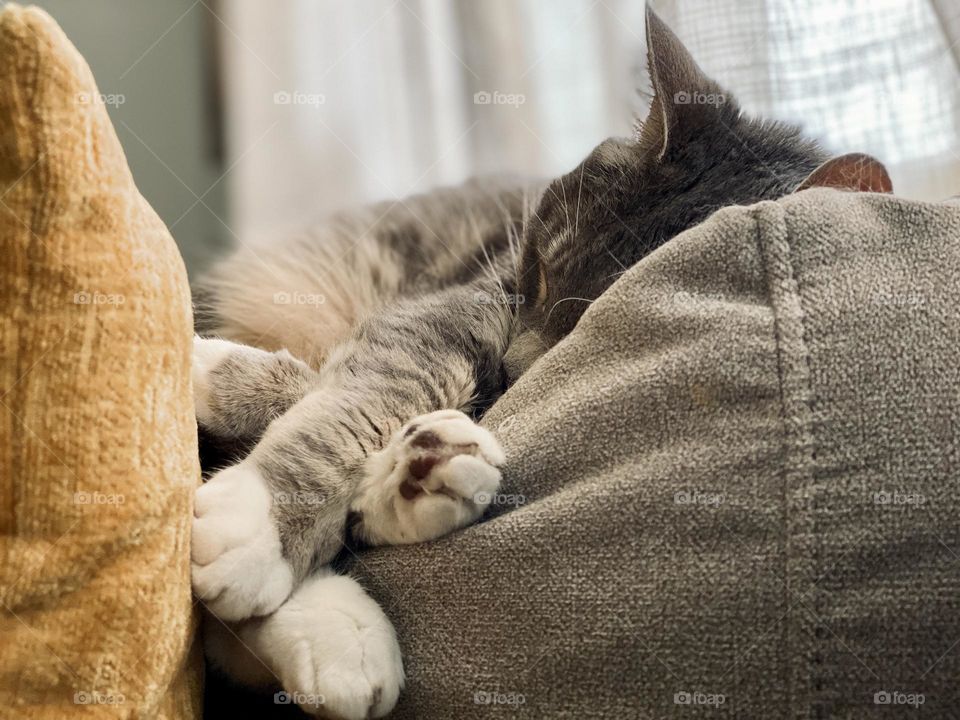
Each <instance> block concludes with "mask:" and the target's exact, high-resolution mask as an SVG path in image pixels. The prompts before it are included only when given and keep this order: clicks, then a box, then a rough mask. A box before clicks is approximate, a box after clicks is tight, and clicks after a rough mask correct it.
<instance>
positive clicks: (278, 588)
mask: <svg viewBox="0 0 960 720" xmlns="http://www.w3.org/2000/svg"><path fill="white" fill-rule="evenodd" d="M271 506H272V500H271V497H270V492H269V490H268V489H267V485H266V483H265V482H264V481H263V478H262V477H261V475H260V473H259V472H258V471H257V470H256V468H255V467H253V466H252V465H250V464H248V463H240V464H239V465H234V466H233V467H229V468H227V469H226V470H222V471H220V472H218V473H217V474H216V475H214V476H213V477H212V478H210V480H208V481H207V482H206V483H204V484H203V485H201V486H200V487H199V488H198V489H197V493H196V496H195V497H194V510H193V514H194V520H193V534H192V537H191V559H192V561H193V562H192V563H191V565H192V578H193V592H194V594H195V595H196V596H197V597H198V598H200V600H202V601H203V602H204V604H205V605H206V607H207V608H208V609H209V610H210V612H212V613H213V614H214V615H216V616H218V617H220V618H222V619H224V620H243V619H245V618H248V617H251V616H254V615H266V614H268V613H271V612H273V611H274V610H276V609H277V608H278V607H279V606H280V604H281V603H282V602H283V601H284V600H285V599H286V598H287V596H288V595H289V594H290V591H291V590H292V589H293V572H292V571H291V569H290V565H289V564H288V563H287V561H286V560H284V559H283V554H282V552H281V547H280V535H279V533H278V532H277V528H276V525H275V524H274V522H273V519H272V518H271V517H270V508H271Z"/></svg>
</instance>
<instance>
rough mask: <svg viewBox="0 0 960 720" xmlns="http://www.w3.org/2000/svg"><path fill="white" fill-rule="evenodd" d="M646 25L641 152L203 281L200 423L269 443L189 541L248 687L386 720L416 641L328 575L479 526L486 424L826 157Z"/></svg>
mask: <svg viewBox="0 0 960 720" xmlns="http://www.w3.org/2000/svg"><path fill="white" fill-rule="evenodd" d="M647 22H648V46H649V52H650V69H651V77H652V80H653V84H654V90H655V97H654V101H653V105H652V107H651V113H650V117H649V118H648V119H647V121H646V122H645V123H644V124H643V126H642V128H641V129H640V131H639V133H638V137H637V138H636V139H635V140H632V141H631V140H617V139H611V140H607V141H605V142H604V143H602V144H601V145H600V146H598V148H597V149H596V150H595V151H594V152H593V153H592V154H591V155H590V156H589V157H588V158H587V159H586V160H585V161H584V162H583V163H582V164H581V165H580V166H578V167H577V168H576V169H574V170H573V171H572V172H571V173H569V174H568V175H565V176H564V177H562V178H559V179H557V180H555V181H554V182H552V183H549V184H546V183H545V184H542V185H537V184H536V183H534V184H525V183H520V182H517V181H495V182H494V181H488V182H472V183H468V184H467V185H465V186H463V187H461V188H456V189H451V190H442V191H437V192H435V193H432V194H429V195H424V196H420V197H416V198H412V199H410V200H407V201H404V202H400V203H391V204H385V205H380V206H376V207H374V208H371V209H369V210H365V211H363V212H361V213H359V214H357V215H355V216H341V217H339V218H338V219H335V220H334V221H332V222H330V223H328V224H326V225H324V226H323V227H322V228H319V229H317V230H314V231H312V233H309V234H307V235H304V236H303V237H300V238H295V239H293V240H291V241H289V242H288V243H286V244H280V245H276V246H272V247H269V248H267V247H264V248H256V249H246V250H241V251H239V252H238V253H237V254H236V255H234V256H233V257H232V258H230V259H228V260H227V261H225V262H224V263H223V264H222V265H221V266H219V267H218V268H216V269H215V271H214V272H213V273H212V274H211V276H210V277H208V278H207V279H206V280H205V281H203V282H202V283H201V284H200V287H199V292H198V310H199V313H198V317H199V318H200V323H201V329H202V330H203V331H204V332H206V333H211V334H214V335H217V336H219V337H220V338H222V339H198V340H197V344H196V348H195V355H194V383H195V392H196V399H197V415H198V421H199V423H200V425H201V428H202V429H203V430H205V431H206V432H208V433H211V434H212V435H214V436H216V437H217V438H219V439H221V440H224V441H237V442H239V443H241V444H242V445H246V446H247V447H250V448H252V450H251V451H250V453H249V454H248V455H247V456H246V457H244V458H243V459H242V461H241V462H239V463H238V464H236V465H232V466H230V467H228V468H226V469H224V470H221V471H220V472H218V473H216V474H215V475H214V476H213V477H212V478H211V479H210V480H209V481H208V483H207V484H206V485H205V486H204V487H203V488H201V489H200V490H199V491H198V494H197V511H196V514H197V520H196V522H195V525H194V536H193V560H194V589H195V592H196V593H197V595H198V597H199V598H200V599H201V600H202V601H204V603H205V604H206V606H207V607H208V609H210V610H211V612H212V613H213V614H215V615H217V616H219V617H220V618H221V619H223V620H225V621H229V622H233V623H237V624H236V625H234V626H233V627H232V629H231V631H230V632H224V631H223V630H222V629H220V626H219V625H217V624H212V630H211V634H210V635H209V636H208V640H207V645H208V647H207V649H208V653H209V654H210V655H211V656H212V657H213V658H214V660H215V661H216V662H218V663H219V664H220V665H221V666H223V667H224V668H225V669H227V670H228V671H229V672H230V673H231V674H233V675H234V676H236V677H239V678H241V679H244V680H246V681H249V682H253V681H255V680H267V681H270V680H272V681H273V682H274V683H275V684H280V685H283V687H284V688H285V689H286V690H287V691H289V692H291V693H300V694H301V695H302V696H303V697H307V698H309V697H312V698H313V699H314V701H313V702H311V701H309V700H304V701H300V700H298V699H297V697H296V696H295V697H294V699H295V700H297V702H298V703H299V704H300V705H301V706H302V707H304V708H305V709H308V710H317V709H320V710H322V711H323V712H325V713H328V714H330V715H334V716H343V717H368V716H371V715H372V716H376V717H378V716H380V715H382V714H385V713H386V712H388V711H389V710H390V708H392V706H393V704H394V703H395V702H396V698H397V695H398V693H399V690H400V687H401V685H402V665H401V663H400V655H399V650H398V648H397V644H396V639H395V637H394V634H393V631H392V628H390V625H389V621H387V619H386V618H385V616H384V615H383V613H382V611H380V609H379V608H378V607H377V606H376V604H375V603H373V601H372V600H370V598H368V597H366V595H364V593H363V592H362V590H361V589H360V588H359V587H358V586H357V585H356V584H355V583H353V581H352V580H350V579H349V578H346V577H338V576H336V575H334V574H333V573H332V571H330V569H329V567H327V565H328V563H329V562H330V561H331V560H332V559H333V558H334V556H335V555H336V554H337V553H338V552H339V551H340V550H341V548H342V547H343V543H344V540H345V539H346V538H347V537H348V536H349V537H351V538H352V539H355V540H359V541H362V542H368V543H372V544H385V543H391V544H392V543H402V542H415V541H421V540H429V539H431V538H435V537H438V536H440V535H443V534H446V533H448V532H450V531H452V530H455V529H457V528H459V527H462V526H464V525H466V524H468V523H470V522H472V521H474V520H476V519H477V518H478V517H479V516H480V515H481V514H482V512H483V511H484V509H485V508H486V506H487V504H488V503H489V502H490V497H491V496H492V495H493V494H494V493H495V492H496V490H497V488H498V486H499V482H500V472H499V470H498V467H499V466H500V465H501V464H502V463H503V462H504V457H503V453H502V451H501V450H500V447H499V444H498V443H497V441H496V440H495V439H494V438H493V436H492V435H491V434H490V433H489V432H487V431H486V430H484V429H482V428H481V427H480V426H478V425H476V424H475V423H474V422H473V421H472V419H471V418H470V416H471V415H476V414H478V413H479V412H482V411H483V410H484V409H485V408H486V407H487V406H488V405H489V404H490V403H492V402H493V401H494V400H495V399H496V398H497V396H498V395H499V394H500V393H501V392H502V391H503V390H504V389H505V388H506V387H507V385H508V384H509V382H510V381H512V380H513V379H515V378H516V377H517V376H519V375H520V374H522V372H523V371H524V370H525V369H526V368H527V367H529V365H530V364H531V363H532V362H534V361H535V360H536V358H537V357H539V356H540V355H541V354H543V352H545V351H546V350H548V349H549V348H550V347H552V346H553V345H554V344H556V343H557V342H559V341H560V340H561V339H562V338H563V337H564V336H565V335H567V334H568V333H569V332H571V331H572V329H573V328H574V326H575V325H576V322H577V320H578V319H579V317H580V316H581V315H582V313H583V312H584V310H585V309H586V307H587V306H588V305H589V303H590V302H592V301H593V300H594V299H596V298H597V297H598V296H599V295H600V294H601V293H602V292H603V291H604V290H605V289H606V288H607V287H609V286H610V285H611V284H612V283H613V282H614V281H615V279H616V277H617V276H618V275H619V274H620V273H621V272H622V271H623V270H625V269H626V268H628V267H629V266H630V265H632V264H633V263H635V262H636V261H637V260H639V259H640V258H642V257H643V256H644V255H646V254H648V253H649V252H651V251H652V250H655V249H656V248H657V247H659V246H660V245H662V244H663V243H665V242H667V241H668V240H669V239H671V238H672V237H674V236H675V235H677V234H678V233H679V232H681V231H683V230H684V229H686V228H688V227H690V226H692V225H694V224H696V223H698V222H700V221H701V220H703V219H704V218H706V217H707V216H708V215H709V214H710V213H711V212H713V211H714V210H716V209H717V208H720V207H723V206H726V205H731V204H737V203H740V204H746V203H753V202H756V201H759V200H763V199H773V198H777V197H780V196H782V195H784V194H787V193H789V192H791V191H792V190H794V189H795V188H797V187H798V186H800V185H801V183H802V182H803V181H804V179H805V178H807V177H808V176H809V175H810V173H811V172H812V171H813V170H814V169H815V168H816V167H817V166H818V165H819V164H820V163H821V161H822V160H823V159H824V157H825V156H824V155H823V154H822V152H821V151H820V150H819V149H818V148H817V146H816V145H815V144H813V143H811V142H809V141H807V140H804V139H803V138H802V137H800V136H799V134H798V133H797V131H796V130H793V129H790V128H786V127H783V126H778V125H772V124H769V123H763V122H758V121H754V120H752V119H750V118H747V117H744V116H742V115H741V113H740V111H739V109H738V108H737V107H736V104H735V102H734V101H733V99H732V98H731V97H730V96H729V95H728V94H725V93H723V92H722V90H721V89H720V88H719V87H718V86H716V85H715V84H714V83H713V82H712V81H711V80H709V78H707V77H706V76H704V75H703V74H702V72H701V71H700V70H699V68H697V66H696V64H695V63H694V62H693V60H692V59H691V58H690V56H689V54H688V53H687V52H686V50H685V49H684V48H683V47H682V45H680V43H679V41H678V40H677V39H676V38H675V37H674V36H673V34H672V33H671V32H670V31H669V30H668V29H667V28H666V27H665V26H664V25H663V24H662V23H661V22H660V21H659V20H658V19H657V18H656V16H655V15H653V14H652V13H648V20H647ZM679 93H688V94H689V95H697V94H699V95H698V96H704V95H713V96H714V97H716V96H720V97H723V98H724V100H723V102H722V103H717V104H713V105H696V104H689V103H682V102H673V101H674V100H675V99H676V98H677V97H679ZM749 241H750V239H749V238H745V239H744V242H749ZM230 341H232V342H230ZM241 343H242V344H241ZM287 351H289V353H288V352H287ZM351 518H352V519H351ZM253 616H263V618H262V619H255V620H249V621H247V619H248V618H251V617H253ZM244 621H246V622H244ZM238 640H239V642H238ZM264 670H265V671H266V672H263V671H264ZM257 671H259V672H257ZM271 675H272V676H273V677H272V678H271ZM320 696H322V698H323V699H322V700H319V701H318V700H317V698H318V697H320Z"/></svg>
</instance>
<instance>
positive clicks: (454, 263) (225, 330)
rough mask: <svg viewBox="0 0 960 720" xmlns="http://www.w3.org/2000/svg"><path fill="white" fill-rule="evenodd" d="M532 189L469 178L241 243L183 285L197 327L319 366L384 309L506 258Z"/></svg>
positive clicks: (535, 192)
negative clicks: (190, 293)
mask: <svg viewBox="0 0 960 720" xmlns="http://www.w3.org/2000/svg"><path fill="white" fill-rule="evenodd" d="M541 189H542V184H541V183H539V182H537V181H530V180H525V179H521V178H513V177H486V178H476V179H472V180H469V181H467V182H465V183H463V184H461V185H458V186H454V187H445V188H437V189H435V190H431V191H429V192H426V193H422V194H418V195H414V196H411V197H409V198H404V199H402V200H388V201H383V202H379V203H376V204H373V205H370V206H366V207H363V208H359V209H355V210H347V211H341V212H338V213H335V214H334V215H332V216H330V217H329V218H327V219H326V220H324V221H321V222H318V223H316V224H313V225H311V226H310V227H308V228H306V229H305V230H304V231H302V232H300V233H297V234H293V235H290V236H288V237H286V238H282V239H279V240H275V241H271V242H260V243H255V244H250V245H244V246H240V247H238V248H236V249H235V250H234V251H233V252H232V253H231V254H230V255H229V256H227V257H226V258H225V259H224V260H222V261H220V262H219V263H217V264H215V266H214V267H213V268H212V269H211V271H210V272H208V273H207V274H206V275H205V276H203V277H202V278H200V279H199V280H198V281H197V282H196V283H195V284H194V303H195V310H196V316H197V323H196V324H197V330H198V332H201V333H203V334H216V335H219V336H221V337H224V338H227V339H231V340H234V341H236V342H243V343H247V344H250V345H255V346H257V347H263V348H265V349H269V350H274V349H280V348H287V349H289V350H290V351H291V352H293V353H294V354H295V355H298V356H299V357H302V358H303V359H304V360H306V361H307V362H308V363H311V364H313V365H319V364H321V363H322V362H323V359H324V358H325V357H326V354H327V352H328V350H329V348H330V347H332V346H333V345H334V344H336V343H337V342H339V341H341V340H342V339H344V338H345V337H347V336H348V335H349V333H350V332H351V330H352V329H353V327H355V326H356V324H357V323H358V322H359V321H360V320H361V319H362V318H364V317H366V316H368V315H369V314H371V313H374V312H377V311H378V310H379V309H380V308H382V307H383V306H384V305H385V304H386V303H389V302H392V301H395V300H397V299H398V298H402V297H413V296H416V295H418V294H423V293H428V292H433V291H437V290H442V289H445V288H449V287H453V286H457V285H460V284H465V283H468V282H471V281H472V280H475V279H477V278H478V277H481V276H482V275H484V274H485V273H487V274H488V273H489V272H490V268H491V265H492V264H493V263H497V261H498V259H499V260H502V259H503V257H504V255H508V254H509V255H512V254H513V253H514V251H515V247H516V244H517V242H518V239H519V234H520V232H521V229H522V225H523V222H524V218H525V217H526V215H527V214H528V213H529V212H530V211H531V208H533V207H535V204H536V201H537V199H538V197H539V193H540V192H541ZM508 262H509V261H508Z"/></svg>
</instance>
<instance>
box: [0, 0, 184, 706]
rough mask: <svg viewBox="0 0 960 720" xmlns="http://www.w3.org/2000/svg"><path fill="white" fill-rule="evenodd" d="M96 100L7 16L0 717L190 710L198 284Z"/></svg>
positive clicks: (28, 25) (54, 53) (53, 38)
mask: <svg viewBox="0 0 960 720" xmlns="http://www.w3.org/2000/svg"><path fill="white" fill-rule="evenodd" d="M98 97H99V96H98V94H97V88H96V85H95V84H94V81H93V77H92V75H91V73H90V70H89V68H88V67H87V65H86V63H85V62H84V61H83V59H82V58H81V57H80V55H79V53H78V52H77V51H76V49H75V48H74V47H73V46H72V45H71V44H70V42H69V41H68V40H67V39H66V37H65V36H64V35H63V33H62V31H61V30H60V29H59V28H58V27H57V25H56V23H55V22H54V21H53V20H52V19H50V17H49V16H47V15H46V14H44V13H43V12H42V11H40V10H37V9H32V8H30V9H23V8H20V7H17V6H7V7H6V8H5V9H4V10H3V11H2V13H0V717H4V718H6V717H16V718H57V719H61V718H66V717H73V716H74V715H78V716H81V715H82V716H83V717H136V718H190V717H199V715H200V693H201V684H202V670H201V664H200V656H199V651H198V644H197V643H196V640H195V639H196V613H195V610H194V608H193V604H192V601H191V597H190V581H189V554H190V553H189V527H190V524H189V521H190V518H191V498H192V493H193V488H194V486H195V485H196V484H197V483H198V482H199V468H198V464H197V448H196V426H195V424H194V418H193V406H192V402H191V400H190V392H191V391H190V380H189V348H190V338H191V315H190V299H189V290H188V287H187V280H186V274H185V272H184V268H183V264H182V261H181V259H180V256H179V254H178V253H177V250H176V246H175V245H174V242H173V240H172V238H171V237H170V235H169V233H168V232H167V230H166V228H165V227H164V225H163V223H162V222H161V221H160V219H159V218H158V217H157V216H156V215H155V214H154V212H153V211H152V210H151V208H150V207H149V205H148V204H147V203H146V201H145V200H144V199H143V198H142V197H141V196H140V194H139V193H138V192H137V189H136V187H135V186H134V183H133V179H132V178H131V176H130V172H129V170H128V168H127V165H126V161H125V159H124V156H123V152H122V150H121V148H120V144H119V142H118V141H117V137H116V134H115V133H114V130H113V128H112V126H111V124H110V120H109V118H108V116H107V113H106V110H105V108H104V107H103V105H102V104H101V103H99V102H98V101H97V99H98Z"/></svg>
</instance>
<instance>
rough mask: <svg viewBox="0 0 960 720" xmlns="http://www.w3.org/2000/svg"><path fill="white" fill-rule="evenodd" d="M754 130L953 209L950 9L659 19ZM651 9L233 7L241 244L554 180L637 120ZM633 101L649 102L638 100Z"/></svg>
mask: <svg viewBox="0 0 960 720" xmlns="http://www.w3.org/2000/svg"><path fill="white" fill-rule="evenodd" d="M654 4H655V7H656V8H657V10H658V11H659V12H660V14H661V16H662V17H663V18H664V19H665V20H666V21H667V22H668V23H669V24H670V25H671V26H672V27H673V28H674V29H675V31H676V32H677V34H678V35H679V36H680V37H681V39H683V41H684V42H685V43H686V44H687V45H688V47H689V48H690V49H691V51H692V52H693V53H694V55H695V57H696V58H697V59H698V61H699V62H700V64H701V65H702V66H703V67H704V69H705V70H707V72H709V73H710V74H712V75H713V76H714V77H715V78H716V79H717V80H719V81H720V82H721V83H723V84H724V85H726V86H727V88H728V89H729V90H731V91H732V92H733V93H734V94H735V95H737V97H738V98H739V100H740V101H741V103H742V104H743V105H744V106H745V107H746V108H747V109H748V110H750V111H753V112H756V113H760V114H763V115H766V116H769V117H773V118H780V119H784V120H790V121H793V122H798V123H800V124H801V125H803V126H804V128H805V129H806V131H807V133H808V134H810V135H812V136H815V137H819V138H821V139H822V140H823V142H824V143H825V144H826V145H827V147H828V148H830V149H831V150H833V151H835V152H837V153H839V152H848V151H855V150H856V151H864V152H869V153H872V154H874V155H876V156H877V157H879V158H880V159H882V160H883V161H884V162H885V163H886V164H887V166H888V167H889V169H890V170H891V174H892V175H893V179H894V185H895V188H896V190H897V191H898V192H899V193H900V194H903V195H906V196H910V197H921V198H931V199H939V198H941V197H945V196H947V195H952V194H956V193H960V133H958V130H960V82H958V81H960V48H958V44H957V43H958V42H960V3H958V2H956V0H846V1H845V2H838V1H837V0H661V1H660V2H656V3H654ZM643 10H644V8H643V2H642V0H482V1H478V0H275V1H274V2H270V3H264V2H257V1H256V0H229V1H227V2H221V3H220V5H218V6H216V12H217V15H218V17H219V20H220V22H219V23H218V25H219V28H220V31H221V37H222V43H221V44H222V53H223V58H222V59H223V74H224V84H225V88H224V92H225V117H226V122H227V152H228V163H227V164H228V169H227V173H226V175H225V177H224V182H225V183H227V184H228V188H229V197H230V200H231V206H232V215H231V216H232V222H231V225H232V227H233V229H234V230H235V231H236V232H237V234H238V235H239V236H240V238H241V240H243V241H245V242H246V241H257V242H260V241H269V240H270V239H271V238H275V237H276V236H277V235H278V234H280V233H284V232H288V231H290V230H292V229H293V228H296V227H301V226H303V225H304V224H306V223H308V222H310V221H311V220H313V219H315V218H317V217H318V216H322V215H324V214H326V213H328V212H330V211H332V210H335V209H338V208H342V207H344V206H350V205H355V204H359V203H365V202H369V201H372V200H378V199H382V198H387V197H403V196H405V195H408V194H410V193H413V192H418V191H423V190H426V189H428V188H430V187H433V186H435V185H438V184H449V183H455V182H459V181H460V180H462V179H464V178H466V177H468V176H470V175H474V174H478V173H487V172H513V173H517V174H525V175H545V176H550V175H556V174H558V173H561V172H564V171H566V170H568V169H570V168H571V167H573V166H574V165H575V164H576V163H577V162H578V161H579V160H580V159H581V158H582V157H583V156H584V155H585V154H586V153H587V152H588V151H589V150H590V148H592V147H593V146H594V145H595V144H596V143H597V142H599V141H600V140H602V139H603V138H605V137H607V136H609V135H625V134H628V133H629V132H630V129H631V124H632V116H633V114H634V113H635V112H641V113H642V112H644V111H645V104H646V102H647V100H648V97H646V96H645V92H646V91H647V90H648V88H649V84H648V80H647V78H646V67H645V59H644V58H645V56H644V53H645V48H644V41H643V37H644V29H643ZM638 91H639V92H638Z"/></svg>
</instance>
